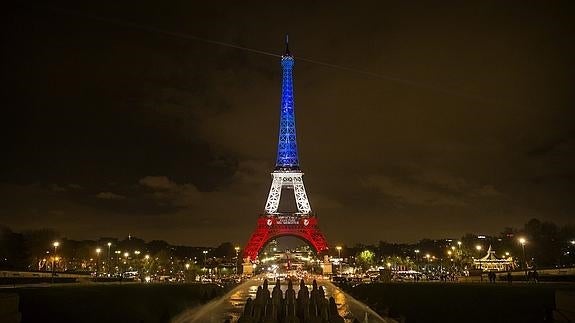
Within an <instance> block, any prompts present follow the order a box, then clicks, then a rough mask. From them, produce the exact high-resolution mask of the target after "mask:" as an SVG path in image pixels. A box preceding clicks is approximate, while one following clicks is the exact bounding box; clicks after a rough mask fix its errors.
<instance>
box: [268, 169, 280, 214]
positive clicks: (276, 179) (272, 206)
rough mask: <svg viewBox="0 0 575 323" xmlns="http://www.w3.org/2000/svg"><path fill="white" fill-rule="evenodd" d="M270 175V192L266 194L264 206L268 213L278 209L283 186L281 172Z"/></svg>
mask: <svg viewBox="0 0 575 323" xmlns="http://www.w3.org/2000/svg"><path fill="white" fill-rule="evenodd" d="M272 176H273V180H272V186H271V187H270V193H269V194H268V200H267V201H266V207H265V209H266V212H267V213H268V214H274V213H276V212H277V211H278V207H279V205H280V198H281V194H282V186H283V177H282V176H281V174H277V173H272Z"/></svg>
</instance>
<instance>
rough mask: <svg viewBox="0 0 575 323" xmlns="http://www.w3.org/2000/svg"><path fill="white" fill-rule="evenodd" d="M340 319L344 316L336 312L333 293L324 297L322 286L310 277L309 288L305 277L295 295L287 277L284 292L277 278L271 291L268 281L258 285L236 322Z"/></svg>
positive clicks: (337, 321) (340, 322) (321, 322)
mask: <svg viewBox="0 0 575 323" xmlns="http://www.w3.org/2000/svg"><path fill="white" fill-rule="evenodd" d="M296 322H299V323H316V322H317V323H325V322H329V323H343V322H344V320H343V318H342V317H341V316H340V315H339V314H338V312H337V306H336V304H335V300H334V299H333V297H330V298H329V300H328V299H327V298H326V297H325V292H324V290H323V287H318V286H317V282H316V281H315V280H314V281H313V287H312V290H311V291H310V290H309V289H308V288H307V286H306V285H305V283H304V281H303V280H302V281H301V282H300V289H299V291H298V293H297V295H296V292H295V290H294V289H293V285H292V282H291V281H290V280H288V288H287V290H286V291H285V295H284V293H282V290H281V289H280V282H279V280H278V281H276V285H275V287H274V288H273V290H272V293H271V295H270V292H269V289H268V281H267V280H264V283H263V286H260V287H258V291H257V293H256V298H255V299H254V300H252V299H251V297H250V298H248V300H247V302H246V305H245V307H244V312H243V314H242V315H241V316H240V318H239V320H238V323H296Z"/></svg>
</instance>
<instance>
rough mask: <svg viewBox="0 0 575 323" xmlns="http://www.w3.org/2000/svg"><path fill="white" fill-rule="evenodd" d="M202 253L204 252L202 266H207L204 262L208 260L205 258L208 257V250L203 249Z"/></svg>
mask: <svg viewBox="0 0 575 323" xmlns="http://www.w3.org/2000/svg"><path fill="white" fill-rule="evenodd" d="M202 253H203V254H204V267H207V266H206V263H207V262H208V259H207V257H208V251H207V250H204V251H202Z"/></svg>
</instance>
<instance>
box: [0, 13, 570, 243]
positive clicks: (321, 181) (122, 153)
mask: <svg viewBox="0 0 575 323" xmlns="http://www.w3.org/2000/svg"><path fill="white" fill-rule="evenodd" d="M63 4H65V2H64V3H63ZM186 6H189V7H186ZM232 6H234V7H235V10H230V11H229V12H234V14H227V13H222V12H219V11H218V10H217V6H216V7H204V8H200V7H195V6H193V5H191V4H190V5H184V4H181V5H180V6H179V7H174V8H172V10H167V9H166V8H162V12H164V13H165V15H163V16H161V17H159V16H157V15H155V14H154V13H155V12H156V10H157V8H152V7H146V6H144V5H142V6H138V7H137V8H135V9H134V8H133V7H132V6H128V5H123V4H117V5H111V4H106V3H102V6H101V7H99V8H98V9H95V8H92V7H91V6H89V5H82V4H74V5H70V4H68V5H65V6H61V7H31V8H28V7H13V8H11V10H10V13H11V18H12V19H11V20H10V21H9V22H7V24H9V25H10V27H11V28H8V29H7V36H8V37H7V45H8V46H7V48H9V49H8V50H7V51H6V54H5V55H4V57H3V62H4V65H5V66H6V69H5V71H4V72H3V74H2V76H3V77H2V84H3V86H2V88H3V90H2V91H3V93H4V95H3V96H4V97H5V98H6V100H7V103H8V104H6V106H9V107H13V108H12V109H10V110H9V111H7V115H6V117H5V118H3V120H2V121H3V123H2V130H0V131H2V136H1V138H2V139H3V141H4V144H3V146H4V147H5V148H4V150H5V152H6V155H5V157H4V158H2V160H1V161H0V169H2V170H1V172H0V194H2V196H3V203H2V204H3V206H2V208H1V209H0V224H3V225H7V226H9V227H11V228H12V229H14V230H17V231H20V230H23V229H34V228H54V229H56V230H57V231H59V232H60V233H61V234H62V235H64V236H67V237H70V238H72V239H77V238H96V237H101V236H115V237H121V236H127V235H128V234H132V235H135V236H138V237H143V238H145V239H146V240H154V239H159V240H166V241H169V242H170V243H174V244H185V245H212V244H215V243H219V242H221V241H234V242H240V243H245V241H247V239H248V237H249V234H250V233H251V230H252V229H253V224H254V222H255V220H256V219H257V216H258V215H259V214H262V213H263V212H264V204H265V198H266V195H267V190H268V188H269V180H270V172H271V171H272V170H273V165H274V162H275V156H276V152H275V149H276V147H277V146H276V141H277V134H278V133H277V131H278V130H277V128H278V107H279V105H280V91H279V85H280V81H281V72H280V69H279V66H278V59H277V57H273V56H272V57H269V56H268V55H261V54H258V53H255V52H253V49H257V50H261V51H263V52H265V53H270V52H271V53H276V54H277V55H278V56H279V55H281V53H282V51H283V37H284V35H285V34H286V33H289V35H290V49H292V52H293V53H294V56H295V58H296V61H297V64H296V66H295V67H294V75H295V80H294V91H295V93H296V95H295V98H296V99H295V100H296V103H295V106H296V107H297V108H296V109H297V127H298V129H297V131H298V134H299V141H298V146H299V151H300V159H301V160H300V163H301V167H302V170H303V171H304V172H305V174H306V175H305V180H306V184H307V185H306V186H308V188H309V190H308V194H309V195H310V196H311V198H310V201H311V204H312V208H313V210H314V212H315V213H316V214H317V215H318V216H319V217H320V219H321V228H322V231H323V232H324V233H325V235H326V236H327V238H328V239H329V242H330V243H341V242H343V243H349V244H351V243H355V242H368V243H373V242H376V241H379V240H385V241H398V242H413V241H416V240H418V239H422V238H443V237H460V236H462V235H464V234H465V233H478V234H481V233H484V234H490V235H492V234H496V233H498V232H500V231H501V229H502V227H504V226H514V227H520V226H521V225H523V223H525V222H527V220H529V219H530V218H539V219H541V220H550V221H554V222H557V223H558V224H562V225H563V224H568V223H571V224H572V223H573V222H572V218H573V209H574V207H575V201H573V200H572V196H573V193H575V188H574V186H575V185H574V184H575V176H574V175H575V166H573V165H575V128H574V126H573V125H574V124H575V122H574V121H575V113H574V112H573V109H572V108H571V106H572V103H573V99H574V97H573V93H572V92H571V91H570V88H569V85H570V84H572V82H573V75H575V74H574V73H573V72H574V66H573V64H572V62H571V57H572V56H573V54H574V52H575V50H574V45H573V44H571V43H568V42H566V41H565V40H564V36H565V35H567V34H569V33H570V31H572V26H571V25H570V22H569V19H568V18H569V17H568V15H567V14H566V13H565V12H562V11H561V10H559V8H558V7H553V6H550V5H546V4H531V5H526V4H523V5H522V6H520V7H515V6H514V4H513V3H512V2H510V3H505V4H501V3H498V4H485V3H482V4H479V3H478V4H466V5H465V6H460V7H451V6H447V5H445V6H444V7H442V6H438V5H436V6H433V7H431V8H429V7H425V6H417V5H407V4H403V5H402V4H394V5H388V4H380V5H379V6H376V5H373V6H366V7H365V8H362V9H354V10H353V12H352V13H349V14H344V11H343V10H344V8H345V7H338V5H337V4H334V5H332V6H330V7H327V8H324V7H323V6H321V5H320V4H305V5H304V4H294V5H293V8H290V9H289V10H275V8H274V6H273V5H271V4H267V5H266V4H264V3H262V5H261V6H260V8H259V9H258V10H254V11H252V10H251V9H248V8H244V7H243V6H241V5H239V4H233V5H232ZM163 9H166V10H163ZM175 9H178V10H175ZM192 9H194V10H192ZM318 10H322V15H321V19H318V16H317V15H316V11H318ZM102 17H103V18H106V19H101V18H102ZM342 17H345V19H344V21H342V19H341V18H342ZM211 21H226V22H227V23H226V24H219V25H218V24H210V22H211ZM286 21H289V22H293V23H291V24H289V25H287V26H286V24H285V22H286ZM485 21H489V22H490V23H489V24H485ZM527 22H529V23H527ZM135 25H136V26H138V27H134V26H135ZM141 26H145V27H146V28H148V30H145V29H142V28H141ZM206 26H209V27H206ZM230 26H236V27H237V28H231V27H230ZM261 26H266V28H260V27H261ZM309 30H313V31H314V32H308V31H309ZM160 31H170V32H172V33H174V34H173V35H169V34H166V33H164V32H160ZM186 35H188V36H189V35H191V36H192V37H187V38H186ZM194 38H195V39H194ZM198 39H203V40H202V41H199V40H198ZM205 40H209V41H211V42H212V43H209V42H206V41H205ZM214 41H217V42H223V43H225V44H227V45H226V46H220V45H217V44H215V43H214ZM229 44H234V45H237V46H240V47H243V48H246V49H248V50H243V49H238V48H231V47H229V46H228V45H229ZM298 55H301V56H298ZM298 57H301V59H298ZM315 61H319V62H320V63H315ZM323 62H326V63H329V64H331V65H333V66H331V67H330V66H326V64H324V63H323ZM364 72H365V73H364ZM222 237H226V238H225V239H222Z"/></svg>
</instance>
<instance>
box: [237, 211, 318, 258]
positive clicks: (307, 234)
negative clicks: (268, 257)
mask: <svg viewBox="0 0 575 323" xmlns="http://www.w3.org/2000/svg"><path fill="white" fill-rule="evenodd" d="M283 236H294V237H297V238H300V239H302V240H304V241H305V242H307V243H308V244H309V245H310V246H311V247H312V248H314V249H315V251H316V252H317V253H318V254H321V253H323V252H325V251H327V250H328V245H327V241H326V239H325V237H324V236H323V233H321V231H320V230H319V227H318V224H317V217H315V216H313V215H294V214H290V215H275V214H274V215H261V216H259V218H258V222H257V226H256V230H255V231H254V233H252V236H251V237H250V240H249V241H248V243H247V245H246V248H245V249H244V259H246V262H248V261H252V260H255V259H256V258H257V257H258V253H259V252H260V250H262V248H263V247H264V246H265V245H266V243H268V242H269V241H270V240H272V239H275V238H279V237H283Z"/></svg>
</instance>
